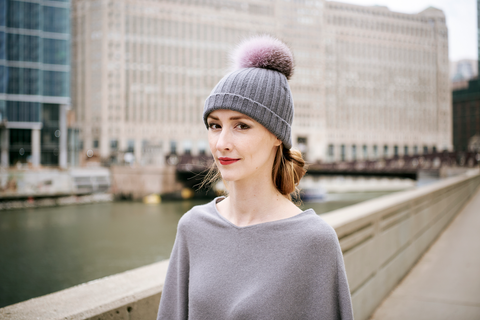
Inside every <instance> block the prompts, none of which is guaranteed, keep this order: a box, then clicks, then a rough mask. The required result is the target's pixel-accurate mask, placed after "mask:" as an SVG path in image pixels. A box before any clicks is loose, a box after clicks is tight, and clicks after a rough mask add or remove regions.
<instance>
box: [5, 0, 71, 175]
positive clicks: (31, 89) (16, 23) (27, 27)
mask: <svg viewBox="0 0 480 320" xmlns="http://www.w3.org/2000/svg"><path fill="white" fill-rule="evenodd" d="M69 17H70V1H68V0H63V1H58V0H57V1H42V0H35V1H34V0H32V1H27V0H22V1H15V0H0V127H1V164H2V166H4V167H7V166H11V165H15V164H18V163H27V162H29V163H31V164H32V165H33V166H38V165H54V166H57V165H60V166H62V167H65V166H66V163H67V148H66V141H67V128H66V112H67V109H68V107H69V105H70V98H69V91H70V90H69V89H70V88H69V86H70V81H69V80H70V67H69V64H70V57H69V52H70V19H69Z"/></svg>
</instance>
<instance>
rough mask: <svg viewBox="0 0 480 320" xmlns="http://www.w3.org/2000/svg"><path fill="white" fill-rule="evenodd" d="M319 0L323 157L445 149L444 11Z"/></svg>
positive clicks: (447, 137) (448, 140) (448, 129)
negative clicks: (412, 11)
mask: <svg viewBox="0 0 480 320" xmlns="http://www.w3.org/2000/svg"><path fill="white" fill-rule="evenodd" d="M325 5H326V10H325V12H326V19H325V22H326V23H325V30H326V35H325V52H326V57H325V58H326V59H325V99H326V101H325V109H326V119H327V120H326V123H327V132H328V136H327V137H326V141H328V144H329V145H328V149H327V157H326V159H327V160H332V161H338V160H345V159H346V160H355V159H370V158H378V157H392V156H401V155H412V154H419V153H424V152H434V151H441V150H451V149H452V138H451V135H452V124H451V119H452V116H451V107H450V103H451V102H450V101H451V92H450V81H449V60H448V32H447V27H446V24H445V16H444V14H443V12H442V11H440V10H438V9H435V8H428V9H426V10H424V11H422V12H420V13H418V14H404V13H398V12H392V11H390V10H388V8H386V7H379V6H375V7H362V6H356V5H350V4H345V3H339V2H325Z"/></svg>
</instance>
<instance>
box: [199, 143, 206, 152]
mask: <svg viewBox="0 0 480 320" xmlns="http://www.w3.org/2000/svg"><path fill="white" fill-rule="evenodd" d="M206 149H207V142H206V141H205V140H201V141H198V153H200V154H205V152H206Z"/></svg>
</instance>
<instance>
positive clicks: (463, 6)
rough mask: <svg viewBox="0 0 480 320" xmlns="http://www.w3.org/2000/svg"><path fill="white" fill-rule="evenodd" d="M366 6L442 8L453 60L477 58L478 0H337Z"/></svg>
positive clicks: (415, 9) (407, 9)
mask: <svg viewBox="0 0 480 320" xmlns="http://www.w3.org/2000/svg"><path fill="white" fill-rule="evenodd" d="M336 1H337V2H347V3H353V4H359V5H364V6H371V5H382V6H387V7H388V8H389V9H390V10H392V11H398V12H405V13H418V12H420V11H422V10H424V9H426V8H428V7H435V8H438V9H441V10H442V11H443V13H444V14H445V16H446V19H447V26H448V42H449V43H448V51H449V58H450V61H457V60H460V59H477V58H478V55H477V3H476V1H475V0H336Z"/></svg>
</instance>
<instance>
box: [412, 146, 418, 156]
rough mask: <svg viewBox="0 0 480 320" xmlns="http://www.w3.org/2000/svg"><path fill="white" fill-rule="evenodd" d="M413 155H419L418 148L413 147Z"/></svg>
mask: <svg viewBox="0 0 480 320" xmlns="http://www.w3.org/2000/svg"><path fill="white" fill-rule="evenodd" d="M413 154H414V155H417V154H418V146H413Z"/></svg>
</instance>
